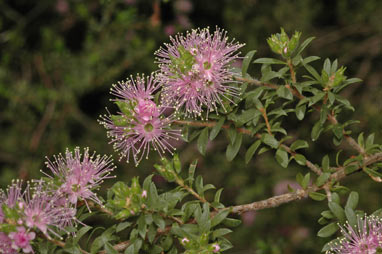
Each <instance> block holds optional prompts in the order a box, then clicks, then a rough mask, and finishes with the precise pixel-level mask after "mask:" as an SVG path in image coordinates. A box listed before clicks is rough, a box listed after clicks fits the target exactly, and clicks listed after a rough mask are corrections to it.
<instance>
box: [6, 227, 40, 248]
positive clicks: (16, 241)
mask: <svg viewBox="0 0 382 254" xmlns="http://www.w3.org/2000/svg"><path fill="white" fill-rule="evenodd" d="M8 236H9V239H11V241H12V249H15V250H19V249H22V250H23V252H24V253H30V252H33V250H32V246H31V245H30V241H32V240H33V239H34V238H35V236H36V234H35V233H34V232H29V233H28V232H27V231H26V230H25V228H24V227H17V231H16V232H11V233H9V235H8Z"/></svg>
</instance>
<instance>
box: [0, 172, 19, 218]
mask: <svg viewBox="0 0 382 254" xmlns="http://www.w3.org/2000/svg"><path fill="white" fill-rule="evenodd" d="M21 186H22V181H20V180H16V181H14V182H13V183H12V185H11V186H9V187H8V189H7V192H6V193H4V192H2V190H0V191H1V193H0V224H1V223H3V222H4V213H3V210H2V208H1V207H2V205H3V204H5V205H7V206H8V207H9V208H13V207H14V206H15V205H16V204H17V203H18V202H21V201H22V200H23V195H24V194H23V192H22V188H21Z"/></svg>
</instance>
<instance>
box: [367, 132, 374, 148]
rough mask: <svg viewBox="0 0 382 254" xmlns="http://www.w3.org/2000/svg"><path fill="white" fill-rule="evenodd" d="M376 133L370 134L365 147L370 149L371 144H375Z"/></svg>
mask: <svg viewBox="0 0 382 254" xmlns="http://www.w3.org/2000/svg"><path fill="white" fill-rule="evenodd" d="M374 136H375V135H374V133H372V134H370V135H369V136H368V137H367V139H366V144H365V148H366V149H368V148H369V147H370V146H372V145H373V144H374Z"/></svg>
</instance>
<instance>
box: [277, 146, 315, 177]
mask: <svg viewBox="0 0 382 254" xmlns="http://www.w3.org/2000/svg"><path fill="white" fill-rule="evenodd" d="M280 146H281V147H282V148H284V149H285V151H287V152H288V153H289V154H291V155H292V156H295V155H296V154H297V153H296V152H294V151H292V149H290V147H289V146H287V145H284V144H281V145H280ZM306 166H307V167H308V168H309V169H310V170H312V171H313V172H314V173H316V174H317V175H321V174H322V171H321V169H319V168H318V167H317V166H316V165H314V164H313V163H312V162H311V161H309V160H306Z"/></svg>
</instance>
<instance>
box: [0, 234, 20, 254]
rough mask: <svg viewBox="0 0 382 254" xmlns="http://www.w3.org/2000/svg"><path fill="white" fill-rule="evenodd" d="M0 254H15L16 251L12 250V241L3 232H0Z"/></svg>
mask: <svg viewBox="0 0 382 254" xmlns="http://www.w3.org/2000/svg"><path fill="white" fill-rule="evenodd" d="M0 253H1V254H17V250H15V249H13V248H12V240H11V239H10V238H9V237H8V236H7V235H6V234H5V233H3V232H0Z"/></svg>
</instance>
